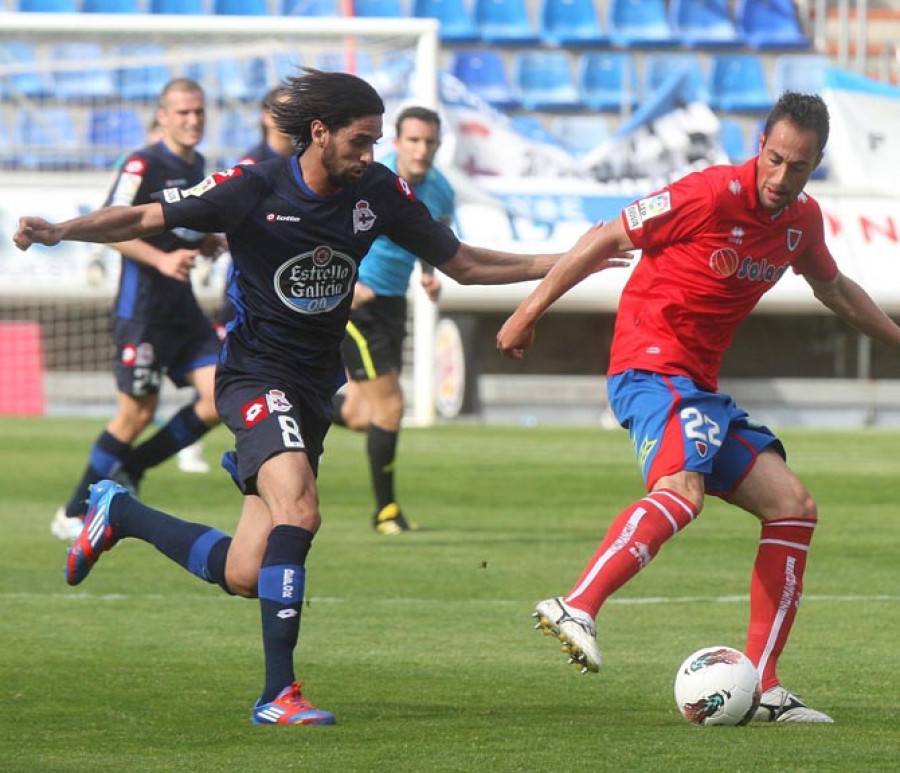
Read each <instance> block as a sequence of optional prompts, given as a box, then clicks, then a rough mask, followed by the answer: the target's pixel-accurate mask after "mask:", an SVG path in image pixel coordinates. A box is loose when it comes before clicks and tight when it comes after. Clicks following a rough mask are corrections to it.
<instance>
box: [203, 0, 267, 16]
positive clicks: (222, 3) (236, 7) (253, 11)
mask: <svg viewBox="0 0 900 773" xmlns="http://www.w3.org/2000/svg"><path fill="white" fill-rule="evenodd" d="M213 13H216V14H219V15H220V16H268V15H269V4H268V3H267V2H266V0H213Z"/></svg>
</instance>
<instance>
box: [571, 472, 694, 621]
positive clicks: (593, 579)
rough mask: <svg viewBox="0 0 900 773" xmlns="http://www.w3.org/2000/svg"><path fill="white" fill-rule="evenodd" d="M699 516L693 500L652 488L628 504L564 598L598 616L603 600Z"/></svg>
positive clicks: (577, 607) (574, 605) (576, 606)
mask: <svg viewBox="0 0 900 773" xmlns="http://www.w3.org/2000/svg"><path fill="white" fill-rule="evenodd" d="M696 515H697V511H696V509H695V508H694V507H693V505H692V504H691V503H690V502H688V501H687V500H686V499H685V498H684V497H682V496H680V495H678V494H676V493H675V492H674V491H669V490H667V489H661V490H659V491H653V492H651V493H650V494H647V496H645V497H644V498H643V499H639V500H638V501H637V502H635V503H634V504H632V505H629V506H628V507H626V508H625V509H624V510H623V511H622V512H621V513H619V515H618V516H616V519H615V520H614V521H613V523H612V525H611V526H610V527H609V530H608V531H607V532H606V537H605V538H604V539H603V542H602V543H601V545H600V548H599V549H598V550H597V552H596V553H595V554H594V557H593V558H592V559H591V560H590V562H589V563H588V565H587V566H586V567H585V569H584V572H583V573H582V575H581V577H580V578H579V579H578V582H577V583H575V587H574V588H572V590H571V591H570V592H569V595H568V596H566V597H565V601H566V603H568V604H571V605H572V606H573V607H575V608H576V609H581V610H583V611H584V612H587V613H588V614H589V615H591V616H592V617H596V616H597V612H598V611H599V610H600V607H601V606H602V605H603V602H604V601H606V599H607V598H608V597H609V596H610V595H611V594H612V593H613V592H614V591H616V590H617V589H618V588H620V587H622V585H624V584H625V583H626V582H627V581H628V580H630V579H631V578H632V577H634V575H636V574H637V573H638V572H639V571H640V570H641V569H643V568H644V567H645V566H646V565H647V564H648V563H650V559H652V558H653V557H654V556H655V555H656V554H657V553H658V552H659V549H660V548H661V547H662V544H663V543H664V542H665V541H666V540H668V539H669V538H671V537H673V536H675V535H676V534H677V533H678V532H679V531H680V530H681V529H683V528H684V527H685V526H687V525H688V524H689V523H690V522H691V521H692V520H694V518H695V517H696Z"/></svg>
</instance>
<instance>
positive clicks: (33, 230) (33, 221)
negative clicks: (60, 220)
mask: <svg viewBox="0 0 900 773" xmlns="http://www.w3.org/2000/svg"><path fill="white" fill-rule="evenodd" d="M60 237H61V232H60V229H59V227H58V226H56V225H54V224H53V223H48V222H47V221H46V220H44V218H42V217H20V218H19V230H17V231H16V232H15V233H14V234H13V244H15V245H16V247H18V248H19V249H20V250H22V251H25V250H27V249H28V248H29V247H30V246H31V245H32V244H44V245H46V246H47V247H52V246H54V245H55V244H59V241H60Z"/></svg>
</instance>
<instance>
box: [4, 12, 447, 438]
mask: <svg viewBox="0 0 900 773" xmlns="http://www.w3.org/2000/svg"><path fill="white" fill-rule="evenodd" d="M73 44H76V45H75V46H73ZM85 44H86V45H85ZM79 46H80V47H79ZM72 52H74V53H72ZM439 53H440V48H439V40H438V22H437V21H436V20H435V19H426V18H403V19H387V18H372V17H366V18H328V17H306V16H269V17H260V16H247V17H234V16H216V15H207V16H166V15H156V14H149V13H147V14H140V15H134V14H57V13H53V14H36V13H0V109H2V113H0V170H2V174H0V236H3V237H5V238H3V239H2V240H0V241H2V243H0V325H2V324H3V323H4V322H10V321H13V322H15V321H17V320H21V319H25V320H32V321H36V322H38V323H39V324H40V326H41V328H42V333H43V337H44V360H45V363H46V367H47V371H48V372H47V378H46V380H45V387H46V389H47V390H48V392H49V394H48V398H47V403H48V412H60V413H72V414H78V413H81V412H84V411H82V410H81V408H83V407H85V406H91V405H95V401H106V400H109V401H111V400H112V398H113V394H112V381H111V377H110V375H109V367H108V362H109V359H108V350H109V342H108V337H107V334H106V324H105V320H106V317H107V316H108V312H109V308H110V306H111V301H112V298H113V296H114V294H115V288H116V283H117V274H118V258H117V256H114V255H106V256H105V257H104V258H103V260H104V261H105V262H102V263H100V264H99V265H100V267H101V268H102V269H103V270H102V271H100V272H98V271H96V270H95V269H96V268H97V265H98V264H97V260H98V258H97V254H98V252H97V250H96V249H92V248H91V247H90V246H88V245H78V244H64V245H60V246H59V247H57V248H54V249H53V250H52V251H42V250H32V251H30V252H29V253H27V254H22V253H17V252H16V251H15V250H14V248H13V247H12V245H11V242H10V239H9V237H10V236H11V235H12V231H13V230H14V228H15V223H16V217H18V216H19V215H22V214H40V215H42V216H45V217H47V218H48V219H51V220H62V219H66V218H68V217H72V216H74V215H76V214H79V213H82V212H85V211H89V210H91V209H94V208H96V207H97V206H98V205H99V204H100V203H101V202H102V200H103V197H104V196H105V194H106V190H107V188H108V186H109V183H110V175H111V167H112V162H113V160H114V159H115V158H116V157H117V156H118V155H120V154H121V153H123V152H126V151H128V150H132V149H134V148H135V147H138V146H139V145H140V144H142V143H132V144H130V145H127V146H126V145H122V146H117V145H115V144H113V143H111V145H110V146H109V147H106V146H98V144H97V143H98V140H97V138H96V137H92V136H91V134H90V132H91V130H92V127H93V123H92V122H93V120H94V118H95V115H96V114H97V113H100V112H103V111H109V110H110V109H116V108H123V109H126V110H127V111H128V112H129V113H136V114H137V115H138V116H140V119H141V120H142V121H143V124H142V125H143V126H146V125H147V123H149V119H150V118H151V117H152V115H153V111H154V109H155V99H153V96H152V92H149V91H145V92H144V94H143V95H142V96H137V97H135V96H133V93H132V92H131V91H130V90H129V88H130V87H131V86H134V76H135V73H138V74H139V75H140V74H141V73H144V72H146V73H148V77H149V76H150V74H152V73H157V74H158V73H159V72H160V70H164V71H165V72H167V73H169V74H170V75H171V76H172V77H174V76H179V75H187V76H189V77H195V78H196V79H197V80H199V81H200V82H201V84H202V85H203V86H204V89H205V90H206V92H207V132H206V138H205V140H204V142H203V143H202V144H201V146H200V150H201V151H202V152H203V154H204V155H205V156H206V158H207V168H208V170H209V171H212V170H213V169H214V168H218V167H223V166H228V165H230V164H231V163H233V162H234V160H236V158H237V157H239V156H240V155H241V154H243V153H244V152H245V151H246V150H247V149H248V148H249V147H250V146H251V145H253V144H255V142H256V141H257V140H258V128H257V127H258V118H259V102H260V100H261V98H262V97H263V95H264V94H265V92H266V91H267V90H268V89H269V88H271V87H273V86H274V85H276V84H277V83H278V82H279V80H281V79H282V78H283V77H284V76H285V75H288V74H292V73H297V72H299V70H298V67H299V66H311V67H318V68H320V69H343V70H347V71H351V72H356V73H357V74H359V75H360V76H361V77H364V78H366V79H367V80H369V82H371V83H372V85H373V86H375V88H376V89H377V90H378V91H379V93H381V95H382V96H383V97H384V99H385V104H386V108H387V110H386V113H385V122H384V123H385V140H383V141H382V143H380V146H381V147H380V150H384V151H387V150H389V148H390V138H391V137H392V135H393V117H394V114H395V112H396V110H397V109H398V108H399V107H400V106H401V105H402V104H404V103H407V102H414V103H416V104H421V105H424V106H427V107H432V108H437V107H438V92H437V72H438V66H439ZM129 74H130V80H127V79H126V77H125V76H127V75H129ZM94 76H96V77H95V78H94ZM91 78H94V80H93V81H91V80H90V79H91ZM79 79H80V80H79ZM104 79H105V80H104ZM126 81H127V82H126ZM85 83H87V84H88V85H87V87H86V88H83V89H82V85H83V84H85ZM98 83H100V84H103V83H106V84H108V87H104V86H102V85H100V86H98V85H97V84H98ZM35 84H43V86H35ZM139 85H140V84H139ZM28 118H30V119H31V120H32V123H31V125H30V128H31V130H32V132H33V133H31V134H29V133H27V132H26V130H25V129H23V128H22V127H23V126H28V123H27V121H26V119H28ZM60 118H64V119H65V121H66V124H65V127H63V125H62V123H61V122H60ZM69 121H71V127H73V128H70V125H69V123H68V122H69ZM35 123H36V125H37V128H36V129H35ZM232 124H235V125H239V126H240V127H241V131H242V133H241V134H240V135H239V136H240V139H238V140H235V139H230V138H233V137H234V136H235V135H234V134H233V133H232V134H227V133H226V131H225V130H226V128H227V127H229V126H231V125H232ZM39 135H40V137H41V139H40V141H38V139H36V137H38V136H39ZM48 135H49V137H50V140H49V142H48V141H47V137H48ZM114 139H118V138H114ZM251 140H252V141H251ZM238 143H243V146H240V145H239V144H238ZM92 271H93V273H92ZM223 281H224V269H221V270H220V268H219V267H215V268H213V270H212V272H211V273H210V275H209V276H207V277H206V282H200V281H198V280H197V277H195V287H196V289H197V292H198V296H199V297H200V298H201V300H203V301H204V302H205V305H207V306H212V305H213V304H214V303H215V302H216V300H217V299H218V298H219V297H220V296H221V290H222V284H223ZM411 300H412V303H411V309H412V314H411V324H412V330H411V333H412V335H411V338H412V346H411V347H410V349H411V351H410V352H409V353H408V354H407V355H406V357H405V360H406V366H407V371H411V376H412V379H411V385H412V388H411V389H408V390H407V392H408V396H409V405H408V410H407V413H408V416H407V418H408V419H410V420H411V421H413V422H415V423H417V424H431V423H433V422H434V418H435V412H434V397H433V395H434V387H433V384H434V375H433V371H434V365H433V362H434V343H433V336H434V328H435V322H436V311H435V309H434V307H433V305H432V304H430V303H429V302H428V301H427V299H425V297H424V293H422V292H421V289H420V288H419V287H418V285H417V283H416V289H415V290H413V291H412V293H411ZM61 310H65V313H62V312H61ZM83 317H84V318H87V317H90V318H91V319H89V320H87V321H85V319H83ZM98 320H99V322H98ZM2 340H3V339H2V337H0V345H2ZM91 350H93V351H91ZM79 352H81V353H79ZM97 352H100V354H99V355H98V354H97ZM55 363H60V364H59V367H58V369H55V367H56V366H55ZM102 363H105V365H101V364H102ZM409 376H410V373H406V374H405V375H404V379H405V380H408V379H409ZM2 379H3V375H2V374H0V392H2V389H3V384H2ZM83 389H86V390H87V394H82V390H83ZM168 391H170V392H171V389H169V390H168ZM95 393H96V394H95ZM109 404H110V405H111V404H112V403H111V402H110V403H109ZM86 412H88V413H99V412H102V409H96V407H95V410H88V411H86Z"/></svg>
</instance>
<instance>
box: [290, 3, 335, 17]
mask: <svg viewBox="0 0 900 773" xmlns="http://www.w3.org/2000/svg"><path fill="white" fill-rule="evenodd" d="M281 15H282V16H340V15H341V9H340V8H339V7H338V0H281Z"/></svg>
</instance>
